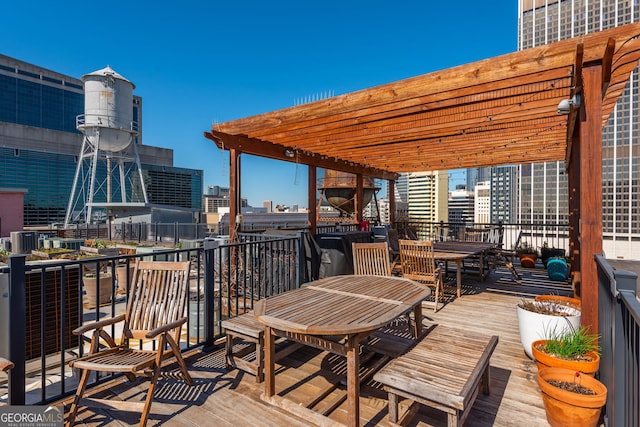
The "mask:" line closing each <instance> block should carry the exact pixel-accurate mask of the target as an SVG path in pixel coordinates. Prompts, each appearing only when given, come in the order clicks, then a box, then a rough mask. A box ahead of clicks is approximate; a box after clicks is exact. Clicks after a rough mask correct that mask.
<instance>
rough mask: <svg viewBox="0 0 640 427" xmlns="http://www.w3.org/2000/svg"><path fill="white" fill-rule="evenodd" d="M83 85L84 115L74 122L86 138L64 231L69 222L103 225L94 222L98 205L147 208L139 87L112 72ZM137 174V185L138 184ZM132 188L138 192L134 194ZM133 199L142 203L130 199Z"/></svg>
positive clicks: (108, 69) (88, 78) (88, 76)
mask: <svg viewBox="0 0 640 427" xmlns="http://www.w3.org/2000/svg"><path fill="white" fill-rule="evenodd" d="M81 80H82V81H83V82H84V114H81V115H79V116H78V117H77V118H76V127H77V129H78V130H79V131H80V132H82V134H83V135H84V138H83V140H82V147H81V149H80V156H79V157H78V166H77V168H76V173H75V177H74V180H73V188H72V189H71V196H70V197H69V205H68V206H67V213H66V217H65V227H68V226H69V224H70V223H71V222H86V223H93V222H95V221H96V220H97V219H102V218H96V215H95V214H94V212H93V208H94V207H95V206H97V205H100V207H105V206H109V205H110V204H112V203H114V202H115V203H117V204H118V205H126V204H127V203H133V202H138V203H139V202H144V203H148V199H147V193H146V189H145V185H144V179H143V175H142V169H141V167H140V157H139V155H138V149H137V147H136V146H137V144H136V143H135V142H134V138H135V137H137V136H138V123H137V122H135V121H134V120H133V89H134V87H135V86H134V85H133V83H131V82H130V81H128V80H127V79H125V78H124V77H122V76H121V75H120V74H118V73H116V72H115V71H114V70H113V69H111V67H109V66H107V67H106V68H103V69H102V70H98V71H94V72H93V73H89V74H86V75H84V76H82V77H81ZM136 171H137V173H138V174H137V176H139V182H134V177H135V176H136V173H135V172H136ZM134 188H136V189H137V191H135V192H134V191H133V189H134ZM114 193H115V197H114ZM134 193H135V197H137V198H138V200H133V199H132V198H133V197H134ZM102 213H103V216H104V215H106V213H104V212H102Z"/></svg>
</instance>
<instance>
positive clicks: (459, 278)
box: [456, 259, 462, 298]
mask: <svg viewBox="0 0 640 427" xmlns="http://www.w3.org/2000/svg"><path fill="white" fill-rule="evenodd" d="M456 265H457V268H456V281H457V287H458V298H460V295H461V294H462V260H461V259H457V260H456Z"/></svg>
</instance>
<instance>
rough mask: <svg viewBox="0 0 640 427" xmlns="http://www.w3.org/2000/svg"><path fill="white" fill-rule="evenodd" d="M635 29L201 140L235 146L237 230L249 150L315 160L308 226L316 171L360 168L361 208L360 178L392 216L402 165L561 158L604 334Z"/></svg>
mask: <svg viewBox="0 0 640 427" xmlns="http://www.w3.org/2000/svg"><path fill="white" fill-rule="evenodd" d="M638 36H640V24H629V25H625V26H621V27H617V28H614V29H610V30H606V31H601V32H597V33H593V34H589V35H586V36H581V37H576V38H573V39H568V40H563V41H559V42H556V43H551V44H547V45H544V46H540V47H536V48H532V49H527V50H523V51H519V52H515V53H512V54H507V55H502V56H498V57H494V58H490V59H486V60H483V61H478V62H474V63H471V64H466V65H462V66H458V67H454V68H450V69H447V70H443V71H438V72H434V73H430V74H425V75H421V76H417V77H413V78H409V79H406V80H401V81H397V82H393V83H389V84H385V85H382V86H378V87H374V88H370V89H365V90H361V91H357V92H353V93H348V94H345V95H340V96H336V97H333V98H329V99H324V100H320V101H317V102H313V103H310V104H305V105H300V106H295V107H290V108H285V109H282V110H278V111H272V112H268V113H265V114H260V115H256V116H252V117H246V118H242V119H238V120H233V121H229V122H225V123H221V124H217V125H215V126H214V127H213V128H212V129H211V130H209V131H206V132H205V133H204V135H205V137H207V138H209V139H211V140H212V141H214V142H215V143H216V145H217V146H218V147H219V148H221V149H224V150H229V152H230V163H231V165H230V192H231V208H230V211H231V215H230V218H231V224H230V227H231V230H233V229H234V228H235V222H234V221H235V217H236V214H237V213H239V208H240V203H239V202H240V155H241V154H242V153H247V154H252V155H256V156H261V157H267V158H271V159H277V160H283V161H290V162H297V163H300V164H305V165H308V166H309V178H308V183H309V184H308V186H309V207H310V211H311V212H310V214H309V226H310V227H311V229H312V230H315V221H316V212H315V206H316V205H315V203H316V200H315V197H316V168H318V167H320V168H326V169H333V170H338V171H343V172H350V173H353V174H356V177H357V183H358V188H357V192H356V207H357V209H356V210H357V212H360V215H361V212H362V182H363V177H364V176H370V177H374V178H380V179H385V180H388V181H389V198H390V199H391V204H392V209H391V211H393V194H394V181H395V179H397V177H398V174H399V173H401V172H417V171H434V170H449V169H460V168H471V167H474V168H475V167H486V166H494V165H508V164H524V163H538V162H546V161H558V160H564V161H565V165H566V167H567V170H568V177H569V211H570V212H569V213H570V220H569V221H570V232H569V233H570V248H571V250H570V252H571V256H572V258H573V268H574V271H575V273H574V283H576V285H577V289H580V296H581V298H582V319H583V323H584V324H586V325H591V326H592V328H594V329H597V324H598V322H597V320H598V319H597V307H598V305H597V304H598V303H597V301H598V283H597V274H596V264H595V262H594V255H595V254H599V253H602V128H603V127H604V126H605V124H606V123H607V121H608V118H609V115H610V113H611V112H612V111H613V109H614V106H615V104H616V102H617V101H618V98H619V97H620V95H621V94H622V92H623V90H624V88H625V86H626V84H627V82H628V81H629V76H630V73H631V72H632V71H633V70H634V69H635V68H636V67H637V65H638V60H639V59H640V39H639V38H638ZM568 100H573V101H576V102H574V103H573V104H571V105H570V108H569V112H568V114H559V111H558V105H559V104H560V102H561V101H565V103H566V101H568ZM360 218H361V217H360Z"/></svg>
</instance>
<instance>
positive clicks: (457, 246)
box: [433, 240, 496, 298]
mask: <svg viewBox="0 0 640 427" xmlns="http://www.w3.org/2000/svg"><path fill="white" fill-rule="evenodd" d="M495 246H496V245H495V244H493V243H488V242H467V241H462V240H448V241H444V242H433V257H434V258H435V259H437V260H439V261H454V262H455V263H456V286H457V295H458V298H460V295H461V294H462V262H463V261H464V259H465V258H469V257H471V256H479V258H480V266H479V269H478V270H479V274H480V280H483V279H484V254H485V252H486V251H487V250H489V249H491V248H494V247H495Z"/></svg>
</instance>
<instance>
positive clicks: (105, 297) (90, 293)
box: [82, 273, 112, 307]
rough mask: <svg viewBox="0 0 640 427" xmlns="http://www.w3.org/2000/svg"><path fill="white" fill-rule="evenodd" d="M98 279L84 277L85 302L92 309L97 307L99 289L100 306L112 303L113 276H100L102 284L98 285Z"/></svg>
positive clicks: (104, 274)
mask: <svg viewBox="0 0 640 427" xmlns="http://www.w3.org/2000/svg"><path fill="white" fill-rule="evenodd" d="M96 280H97V278H96V277H95V276H84V277H83V278H82V281H83V282H82V283H83V284H84V292H85V302H86V303H87V305H89V306H90V307H95V306H96V301H97V295H98V293H97V292H98V291H97V290H98V289H99V290H100V301H98V305H102V304H108V303H110V302H111V283H112V278H111V274H108V273H103V274H100V282H99V283H97V284H96Z"/></svg>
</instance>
